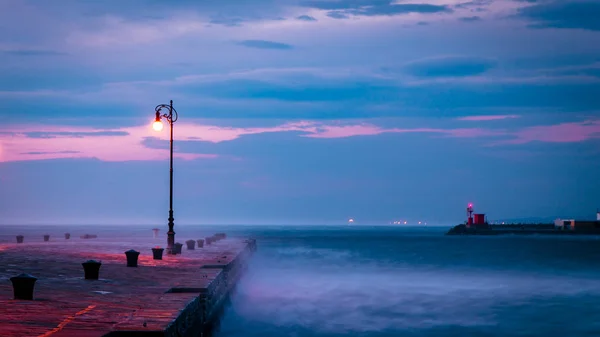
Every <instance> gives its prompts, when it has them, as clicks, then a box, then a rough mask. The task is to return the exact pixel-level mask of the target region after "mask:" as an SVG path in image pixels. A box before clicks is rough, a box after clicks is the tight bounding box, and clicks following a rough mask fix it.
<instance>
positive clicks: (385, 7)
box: [301, 0, 453, 19]
mask: <svg viewBox="0 0 600 337" xmlns="http://www.w3.org/2000/svg"><path fill="white" fill-rule="evenodd" d="M301 5H303V6H305V7H310V8H315V9H320V10H326V11H329V12H328V14H327V15H328V16H330V17H332V18H336V19H341V18H347V17H349V15H353V16H393V15H401V14H410V13H422V14H431V13H451V12H452V11H453V10H452V9H451V8H450V7H448V6H446V5H432V4H398V3H393V2H392V1H390V0H340V1H323V0H314V1H304V2H302V3H301Z"/></svg>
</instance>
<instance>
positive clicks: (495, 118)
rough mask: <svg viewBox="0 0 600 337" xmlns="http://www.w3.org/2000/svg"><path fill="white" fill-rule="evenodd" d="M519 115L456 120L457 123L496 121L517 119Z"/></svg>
mask: <svg viewBox="0 0 600 337" xmlns="http://www.w3.org/2000/svg"><path fill="white" fill-rule="evenodd" d="M519 117H521V116H519V115H487V116H467V117H460V118H457V119H458V120H459V121H473V122H479V121H497V120H502V119H510V118H519Z"/></svg>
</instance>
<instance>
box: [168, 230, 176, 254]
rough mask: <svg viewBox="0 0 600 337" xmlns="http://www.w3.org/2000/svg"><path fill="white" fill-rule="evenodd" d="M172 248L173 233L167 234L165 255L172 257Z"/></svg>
mask: <svg viewBox="0 0 600 337" xmlns="http://www.w3.org/2000/svg"><path fill="white" fill-rule="evenodd" d="M173 247H175V232H173V231H168V232H167V254H169V255H174V254H175V252H174V251H173Z"/></svg>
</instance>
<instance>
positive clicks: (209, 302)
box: [103, 239, 256, 337]
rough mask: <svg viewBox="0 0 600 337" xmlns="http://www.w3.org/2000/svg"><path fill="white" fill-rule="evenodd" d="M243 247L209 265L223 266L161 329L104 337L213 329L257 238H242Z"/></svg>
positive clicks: (174, 336)
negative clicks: (224, 261) (225, 259)
mask: <svg viewBox="0 0 600 337" xmlns="http://www.w3.org/2000/svg"><path fill="white" fill-rule="evenodd" d="M244 242H245V243H246V246H245V247H244V249H243V250H242V251H241V252H240V253H239V254H238V255H237V256H236V257H235V258H234V259H233V260H232V261H231V262H229V263H228V264H226V265H214V266H209V268H219V269H222V270H221V272H220V273H219V274H218V276H217V277H216V278H215V279H214V280H212V281H211V282H210V283H209V284H208V286H206V287H205V288H200V289H199V290H200V291H199V294H198V296H196V297H195V298H194V299H193V300H191V301H190V302H188V304H187V305H186V306H185V308H183V309H182V310H181V311H180V312H179V315H178V316H177V318H175V319H174V320H173V321H171V323H169V324H168V325H167V327H166V328H165V330H164V331H163V332H158V331H155V332H152V331H144V332H142V331H139V332H135V331H112V332H110V333H108V334H105V335H104V336H103V337H117V336H165V337H182V336H199V335H200V334H199V332H201V333H204V332H207V331H210V330H212V329H213V326H214V325H215V324H216V323H217V322H218V320H219V319H220V314H221V311H222V309H223V307H224V305H225V303H226V300H227V299H228V297H229V295H230V293H231V292H232V290H233V289H234V288H235V286H236V285H237V282H238V281H239V279H240V278H241V276H242V275H243V273H244V272H245V270H246V269H247V267H248V262H249V259H250V257H251V256H252V255H253V253H254V252H255V251H256V239H247V240H244Z"/></svg>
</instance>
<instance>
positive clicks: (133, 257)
mask: <svg viewBox="0 0 600 337" xmlns="http://www.w3.org/2000/svg"><path fill="white" fill-rule="evenodd" d="M139 255H140V252H136V251H135V250H133V249H130V250H128V251H126V252H125V256H127V267H137V265H138V256H139Z"/></svg>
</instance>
